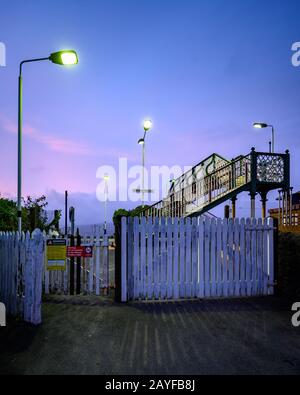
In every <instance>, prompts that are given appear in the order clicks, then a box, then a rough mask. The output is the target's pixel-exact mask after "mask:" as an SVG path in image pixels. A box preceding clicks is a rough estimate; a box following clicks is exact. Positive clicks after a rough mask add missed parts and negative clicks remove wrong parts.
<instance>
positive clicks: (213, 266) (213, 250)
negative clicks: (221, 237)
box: [210, 218, 217, 297]
mask: <svg viewBox="0 0 300 395" xmlns="http://www.w3.org/2000/svg"><path fill="white" fill-rule="evenodd" d="M210 235H211V243H210V248H211V250H210V257H211V259H210V263H211V292H210V296H212V297H215V296H217V282H216V221H215V219H214V218H213V219H212V220H211V228H210Z"/></svg>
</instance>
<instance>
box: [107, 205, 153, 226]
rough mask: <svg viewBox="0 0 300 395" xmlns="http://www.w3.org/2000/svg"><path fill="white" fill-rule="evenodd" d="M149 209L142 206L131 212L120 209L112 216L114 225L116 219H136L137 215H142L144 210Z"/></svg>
mask: <svg viewBox="0 0 300 395" xmlns="http://www.w3.org/2000/svg"><path fill="white" fill-rule="evenodd" d="M149 207H150V206H144V207H143V206H138V207H136V208H134V209H133V210H125V209H123V208H120V209H118V210H116V211H115V212H114V215H113V221H114V224H116V219H117V217H138V216H139V215H141V214H142V212H143V211H144V210H146V209H147V208H149Z"/></svg>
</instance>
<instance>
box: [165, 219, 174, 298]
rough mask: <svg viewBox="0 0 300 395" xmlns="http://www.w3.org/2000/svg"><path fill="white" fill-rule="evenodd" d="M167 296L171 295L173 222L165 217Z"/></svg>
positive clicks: (170, 296)
mask: <svg viewBox="0 0 300 395" xmlns="http://www.w3.org/2000/svg"><path fill="white" fill-rule="evenodd" d="M166 226H167V246H168V247H167V248H168V254H167V298H168V299H171V298H172V296H173V231H174V229H173V222H172V218H167V220H166Z"/></svg>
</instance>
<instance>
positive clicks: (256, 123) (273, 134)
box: [253, 122, 275, 154]
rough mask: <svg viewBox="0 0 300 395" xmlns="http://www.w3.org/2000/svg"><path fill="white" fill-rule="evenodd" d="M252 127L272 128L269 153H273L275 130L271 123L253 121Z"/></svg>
mask: <svg viewBox="0 0 300 395" xmlns="http://www.w3.org/2000/svg"><path fill="white" fill-rule="evenodd" d="M253 127H255V128H257V129H264V128H271V129H272V142H271V143H270V153H272V154H274V153H275V130H274V126H273V125H269V124H267V123H263V122H255V123H254V124H253Z"/></svg>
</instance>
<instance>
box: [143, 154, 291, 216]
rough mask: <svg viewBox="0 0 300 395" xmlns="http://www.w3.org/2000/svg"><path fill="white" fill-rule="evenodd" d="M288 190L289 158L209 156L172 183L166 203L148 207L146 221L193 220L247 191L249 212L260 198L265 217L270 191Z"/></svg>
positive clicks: (287, 156)
mask: <svg viewBox="0 0 300 395" xmlns="http://www.w3.org/2000/svg"><path fill="white" fill-rule="evenodd" d="M289 188H290V154H289V151H286V152H285V153H284V154H280V153H266V152H256V151H255V149H254V148H252V150H251V152H250V154H248V155H245V156H238V157H237V158H235V159H232V160H227V159H225V158H223V157H222V156H220V155H218V154H212V155H211V156H209V157H208V158H206V159H205V160H203V161H202V162H200V163H199V164H197V165H196V166H194V167H193V168H192V169H190V170H189V171H188V172H186V173H184V174H183V175H182V176H180V177H179V178H178V179H176V180H174V181H173V182H172V185H171V187H170V190H169V192H168V195H167V197H166V198H165V199H163V200H161V201H160V202H157V203H155V204H154V205H153V206H150V207H147V208H146V209H145V210H143V211H142V213H141V214H142V215H144V216H147V217H150V216H152V217H157V216H158V217H193V216H199V215H203V214H205V213H206V214H207V213H208V212H209V211H210V210H211V209H213V208H214V207H216V206H218V205H219V204H221V203H224V202H225V201H227V200H230V199H231V200H232V201H233V202H234V201H235V200H236V198H237V195H238V194H240V193H241V192H245V191H248V192H249V194H250V197H251V202H252V204H251V207H252V211H253V209H254V211H255V196H256V195H257V194H259V195H260V196H261V201H262V204H263V213H264V214H263V216H265V214H266V208H265V205H266V201H267V194H268V192H269V191H270V190H273V189H282V190H284V191H287V190H289Z"/></svg>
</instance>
